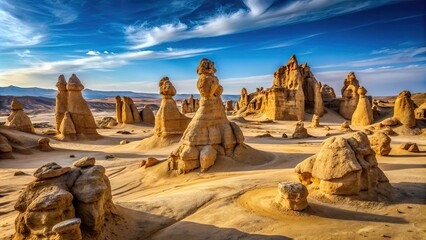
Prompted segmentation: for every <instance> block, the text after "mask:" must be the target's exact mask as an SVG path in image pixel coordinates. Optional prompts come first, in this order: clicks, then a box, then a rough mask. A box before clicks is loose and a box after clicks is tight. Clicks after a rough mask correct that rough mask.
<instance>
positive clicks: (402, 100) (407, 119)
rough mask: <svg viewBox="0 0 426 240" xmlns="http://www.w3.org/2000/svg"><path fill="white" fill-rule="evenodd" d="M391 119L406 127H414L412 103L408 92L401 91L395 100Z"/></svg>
mask: <svg viewBox="0 0 426 240" xmlns="http://www.w3.org/2000/svg"><path fill="white" fill-rule="evenodd" d="M393 117H394V118H396V119H397V120H398V121H399V122H400V123H402V124H403V125H406V126H407V127H415V126H416V118H415V117H414V102H413V100H411V93H410V92H409V91H402V92H401V93H399V95H398V97H397V98H396V100H395V107H394V112H393Z"/></svg>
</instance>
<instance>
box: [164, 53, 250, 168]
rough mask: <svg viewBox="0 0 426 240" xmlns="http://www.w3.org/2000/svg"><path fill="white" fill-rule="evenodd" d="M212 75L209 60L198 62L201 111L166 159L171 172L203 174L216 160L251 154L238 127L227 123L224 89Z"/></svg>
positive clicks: (213, 72) (212, 71) (212, 66)
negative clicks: (246, 153) (223, 100)
mask: <svg viewBox="0 0 426 240" xmlns="http://www.w3.org/2000/svg"><path fill="white" fill-rule="evenodd" d="M215 72H216V69H215V67H214V63H213V62H212V61H210V60H208V59H205V58H203V59H201V61H200V64H199V66H198V69H197V73H198V74H199V76H200V77H199V78H198V82H197V88H198V90H199V91H200V96H201V100H200V108H199V109H198V111H197V112H196V113H195V116H194V117H193V118H192V120H191V122H190V123H189V125H188V127H187V129H186V130H185V132H184V134H183V136H182V139H181V140H180V143H179V147H178V149H176V150H175V151H173V152H172V153H171V154H170V156H169V158H168V167H169V170H170V171H176V172H177V173H186V172H189V171H191V170H193V169H196V168H200V167H201V168H202V171H205V170H207V168H209V167H210V166H211V165H212V164H214V163H215V161H216V160H217V158H219V157H230V158H233V159H236V158H238V157H240V156H242V155H244V153H245V152H247V151H253V150H250V148H249V147H248V146H246V145H244V136H243V134H242V132H241V129H240V128H239V127H238V125H237V124H235V123H234V122H229V121H228V119H227V117H226V113H225V109H224V106H223V103H222V99H221V95H222V92H223V88H222V86H221V85H220V84H219V79H218V78H217V77H216V76H215ZM244 156H245V155H244ZM244 158H250V156H247V157H244Z"/></svg>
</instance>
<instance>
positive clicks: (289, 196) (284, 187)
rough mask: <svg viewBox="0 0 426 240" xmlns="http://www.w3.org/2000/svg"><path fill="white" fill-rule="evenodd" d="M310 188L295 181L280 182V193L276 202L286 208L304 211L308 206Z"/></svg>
mask: <svg viewBox="0 0 426 240" xmlns="http://www.w3.org/2000/svg"><path fill="white" fill-rule="evenodd" d="M307 197H308V189H307V188H306V187H305V185H303V184H301V183H295V182H281V183H279V184H278V194H277V196H276V197H275V203H277V204H278V205H279V206H281V207H284V208H286V209H290V210H295V211H302V210H304V209H306V208H307V207H308V200H307Z"/></svg>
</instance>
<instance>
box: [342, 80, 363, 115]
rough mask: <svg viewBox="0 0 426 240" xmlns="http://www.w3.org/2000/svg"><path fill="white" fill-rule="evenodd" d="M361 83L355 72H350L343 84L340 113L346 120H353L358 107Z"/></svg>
mask: <svg viewBox="0 0 426 240" xmlns="http://www.w3.org/2000/svg"><path fill="white" fill-rule="evenodd" d="M358 88H359V81H358V79H357V78H356V76H355V73H354V72H350V73H349V74H348V76H347V77H346V79H345V80H344V82H343V88H342V102H341V103H340V108H339V113H340V115H342V117H344V118H345V119H352V115H353V113H354V112H355V109H356V107H357V106H358V100H359V94H358Z"/></svg>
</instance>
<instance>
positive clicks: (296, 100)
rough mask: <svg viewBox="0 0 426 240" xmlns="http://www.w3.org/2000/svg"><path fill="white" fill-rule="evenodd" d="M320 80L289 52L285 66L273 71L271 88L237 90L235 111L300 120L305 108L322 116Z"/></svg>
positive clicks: (240, 113) (279, 118)
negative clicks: (290, 55)
mask: <svg viewBox="0 0 426 240" xmlns="http://www.w3.org/2000/svg"><path fill="white" fill-rule="evenodd" d="M321 88H322V86H321V83H320V82H319V81H317V80H316V79H315V77H314V75H313V73H312V72H311V70H310V67H309V66H308V65H307V64H306V63H304V64H302V65H300V66H299V65H298V62H297V59H296V56H295V55H293V56H292V57H291V58H290V60H289V61H288V63H287V64H286V65H285V66H281V67H279V68H278V70H277V71H276V72H275V73H274V81H273V85H272V87H271V88H268V89H266V90H264V89H263V88H260V89H256V92H255V93H252V94H249V95H248V94H247V91H246V89H243V90H242V91H241V97H240V99H239V101H238V102H237V104H236V107H235V110H237V112H236V114H238V115H240V116H247V115H253V116H256V117H260V116H261V115H264V116H266V117H267V118H269V119H272V120H303V119H304V115H305V110H306V111H307V112H309V113H312V114H317V115H318V116H322V115H323V114H324V103H323V100H322V94H321Z"/></svg>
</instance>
